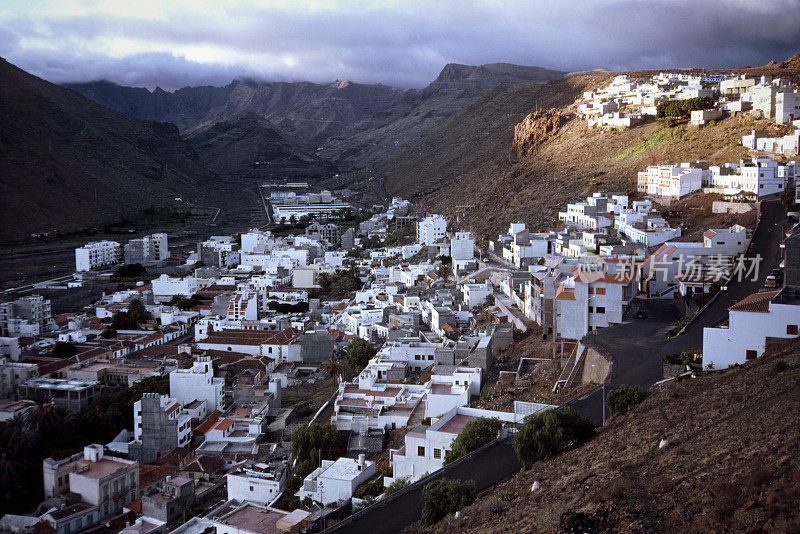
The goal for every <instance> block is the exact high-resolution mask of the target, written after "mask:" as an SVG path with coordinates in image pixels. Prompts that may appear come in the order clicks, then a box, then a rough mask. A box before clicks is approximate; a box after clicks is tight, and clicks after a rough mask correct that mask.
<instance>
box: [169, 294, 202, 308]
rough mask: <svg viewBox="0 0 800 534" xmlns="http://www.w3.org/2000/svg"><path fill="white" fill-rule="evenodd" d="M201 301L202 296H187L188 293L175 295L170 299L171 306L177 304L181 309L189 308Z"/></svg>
mask: <svg viewBox="0 0 800 534" xmlns="http://www.w3.org/2000/svg"><path fill="white" fill-rule="evenodd" d="M199 302H200V298H198V297H197V296H196V295H192V296H191V297H187V296H186V295H175V296H173V297H172V298H171V299H170V301H169V303H168V304H169V305H170V306H177V307H178V309H180V310H184V311H186V310H189V309H191V308H193V307H194V306H197V304H198V303H199Z"/></svg>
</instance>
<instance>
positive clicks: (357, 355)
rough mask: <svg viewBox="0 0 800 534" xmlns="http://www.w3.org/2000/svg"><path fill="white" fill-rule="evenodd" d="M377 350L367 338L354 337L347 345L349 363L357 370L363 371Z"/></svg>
mask: <svg viewBox="0 0 800 534" xmlns="http://www.w3.org/2000/svg"><path fill="white" fill-rule="evenodd" d="M377 352H378V351H377V350H375V348H374V347H373V346H372V345H370V343H369V341H367V340H366V339H362V338H360V337H357V338H354V339H353V340H352V341H350V344H349V345H347V363H348V364H349V365H350V367H352V368H353V369H354V370H355V371H361V369H363V368H364V367H366V366H367V364H368V363H369V361H370V360H371V359H372V357H373V356H375V354H377Z"/></svg>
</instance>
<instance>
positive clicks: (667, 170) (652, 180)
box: [638, 163, 708, 198]
mask: <svg viewBox="0 0 800 534" xmlns="http://www.w3.org/2000/svg"><path fill="white" fill-rule="evenodd" d="M707 173H708V170H706V169H701V168H699V167H693V166H691V164H689V163H683V164H681V165H650V166H649V167H647V170H645V171H644V172H640V173H639V175H638V190H639V192H643V193H647V194H648V195H657V196H662V197H673V198H681V197H683V196H686V195H688V194H689V193H691V192H693V191H697V190H699V189H701V188H702V187H703V181H704V175H705V174H707Z"/></svg>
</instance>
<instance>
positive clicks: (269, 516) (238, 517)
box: [222, 504, 289, 534]
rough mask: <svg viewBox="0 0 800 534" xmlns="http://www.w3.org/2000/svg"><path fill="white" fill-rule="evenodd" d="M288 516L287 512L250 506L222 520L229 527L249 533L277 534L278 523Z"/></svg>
mask: <svg viewBox="0 0 800 534" xmlns="http://www.w3.org/2000/svg"><path fill="white" fill-rule="evenodd" d="M287 515H289V514H288V513H287V512H279V511H277V510H270V509H267V508H260V507H256V506H253V505H250V504H248V505H245V506H243V507H242V508H239V509H238V510H234V511H233V512H231V513H230V514H228V515H226V516H225V517H223V518H222V521H223V522H224V523H225V524H227V525H231V526H234V527H238V528H240V529H242V530H247V531H249V532H258V533H259V534H275V533H277V532H279V531H278V528H277V526H276V523H277V522H278V520H280V519H281V518H283V517H285V516H287Z"/></svg>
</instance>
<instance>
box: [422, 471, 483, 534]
mask: <svg viewBox="0 0 800 534" xmlns="http://www.w3.org/2000/svg"><path fill="white" fill-rule="evenodd" d="M422 497H423V499H424V500H425V506H424V507H423V508H422V522H423V523H425V524H426V525H433V524H434V523H436V522H438V521H439V520H441V519H444V518H445V517H447V516H448V515H450V514H454V513H456V512H458V511H459V510H461V509H462V508H464V507H465V506H469V505H470V504H472V503H473V502H474V501H475V481H473V480H468V481H466V482H465V481H463V480H450V479H447V478H443V479H439V480H434V481H433V482H429V483H428V484H426V485H425V487H424V488H422Z"/></svg>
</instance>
